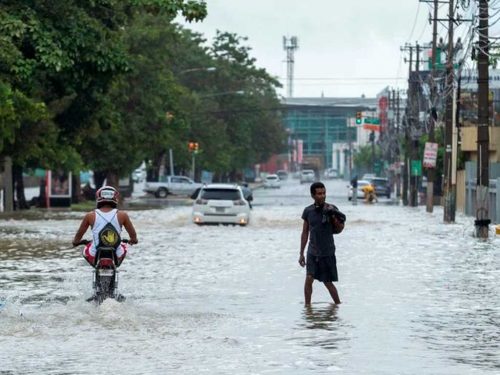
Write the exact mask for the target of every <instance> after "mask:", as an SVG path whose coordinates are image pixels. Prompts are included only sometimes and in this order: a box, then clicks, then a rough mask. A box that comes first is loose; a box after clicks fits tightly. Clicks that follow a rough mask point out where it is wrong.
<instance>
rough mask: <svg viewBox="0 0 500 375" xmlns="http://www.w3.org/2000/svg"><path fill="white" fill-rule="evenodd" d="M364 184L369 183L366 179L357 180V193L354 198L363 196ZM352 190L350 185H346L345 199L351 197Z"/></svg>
mask: <svg viewBox="0 0 500 375" xmlns="http://www.w3.org/2000/svg"><path fill="white" fill-rule="evenodd" d="M366 185H370V181H368V180H358V187H357V189H356V192H357V195H356V199H363V198H364V197H365V193H364V192H363V190H362V189H363V187H364V186H366ZM352 191H353V187H352V185H348V186H347V199H348V200H351V199H352Z"/></svg>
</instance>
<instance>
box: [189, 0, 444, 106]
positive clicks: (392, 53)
mask: <svg viewBox="0 0 500 375" xmlns="http://www.w3.org/2000/svg"><path fill="white" fill-rule="evenodd" d="M206 2H207V6H208V17H207V18H206V19H205V20H204V21H203V22H201V23H192V24H185V26H186V27H189V28H191V29H193V30H196V31H198V32H201V33H203V34H204V35H205V36H206V37H207V38H208V39H209V40H210V39H211V38H212V37H213V36H214V35H215V31H216V30H217V29H219V30H221V31H229V32H234V33H237V34H238V35H240V36H246V37H248V41H247V45H248V46H250V47H251V48H252V56H253V57H255V58H256V59H257V66H259V67H262V68H265V69H266V70H267V71H268V72H269V73H270V74H271V75H273V76H276V77H279V79H280V81H281V82H282V84H283V85H284V87H283V89H282V90H280V94H283V95H286V53H285V51H284V50H283V36H289V37H290V36H297V38H298V40H299V49H298V50H297V51H296V52H295V74H294V76H295V80H294V92H293V96H294V97H304V96H309V97H318V96H321V95H322V93H323V94H324V96H327V97H342V96H344V97H347V96H352V97H356V96H361V95H362V94H365V95H366V96H368V97H373V96H375V95H376V94H377V93H378V92H379V91H380V90H382V89H383V88H384V87H385V86H388V85H389V86H391V87H400V88H404V87H406V82H405V80H406V79H407V71H408V64H405V63H404V61H403V57H404V56H405V54H402V53H401V51H400V47H401V46H403V45H404V44H405V43H406V42H411V43H412V44H414V43H415V41H417V40H418V41H419V42H420V43H429V42H430V41H431V34H432V30H431V25H429V23H428V16H429V12H430V11H431V7H430V6H428V5H427V4H425V3H419V1H418V0H350V1H341V0H309V1H306V0H252V1H247V0H207V1H206ZM440 16H442V17H445V16H446V8H442V9H441V14H440ZM439 29H440V30H441V34H443V35H444V34H445V31H443V27H442V26H440V28H439ZM398 77H399V80H398Z"/></svg>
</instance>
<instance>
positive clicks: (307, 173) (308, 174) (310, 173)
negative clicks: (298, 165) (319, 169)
mask: <svg viewBox="0 0 500 375" xmlns="http://www.w3.org/2000/svg"><path fill="white" fill-rule="evenodd" d="M315 179H316V174H315V173H314V170H312V169H303V170H302V171H301V172H300V183H301V184H304V183H307V182H314V180H315Z"/></svg>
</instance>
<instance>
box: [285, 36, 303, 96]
mask: <svg viewBox="0 0 500 375" xmlns="http://www.w3.org/2000/svg"><path fill="white" fill-rule="evenodd" d="M298 48H299V40H298V39H297V37H296V36H292V37H291V38H287V37H286V36H284V37H283V49H284V50H285V51H286V82H287V96H288V97H289V98H291V97H293V64H294V62H295V58H294V54H295V50H296V49H298Z"/></svg>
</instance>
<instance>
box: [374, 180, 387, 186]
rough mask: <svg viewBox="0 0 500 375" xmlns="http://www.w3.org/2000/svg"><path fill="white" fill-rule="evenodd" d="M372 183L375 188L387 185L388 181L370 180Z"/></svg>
mask: <svg viewBox="0 0 500 375" xmlns="http://www.w3.org/2000/svg"><path fill="white" fill-rule="evenodd" d="M372 183H373V184H375V185H377V186H385V185H387V183H388V181H387V180H372Z"/></svg>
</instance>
